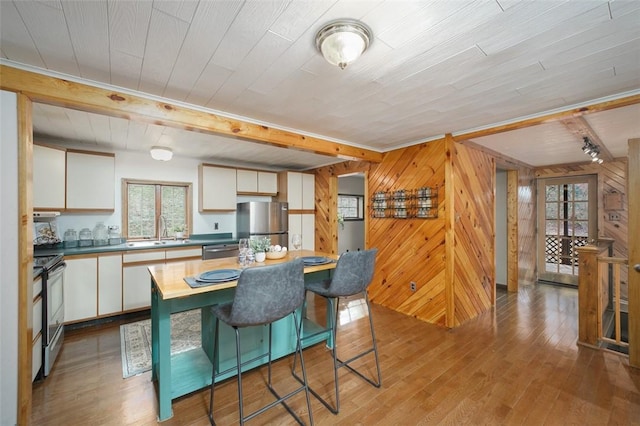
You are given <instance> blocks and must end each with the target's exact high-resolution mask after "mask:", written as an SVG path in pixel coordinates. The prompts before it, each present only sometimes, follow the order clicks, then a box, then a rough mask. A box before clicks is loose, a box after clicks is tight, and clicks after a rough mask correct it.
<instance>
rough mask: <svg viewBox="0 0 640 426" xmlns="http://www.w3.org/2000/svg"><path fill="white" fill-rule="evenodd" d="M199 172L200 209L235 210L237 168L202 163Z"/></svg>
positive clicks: (201, 210)
mask: <svg viewBox="0 0 640 426" xmlns="http://www.w3.org/2000/svg"><path fill="white" fill-rule="evenodd" d="M198 172H199V173H198V180H199V190H198V210H199V211H200V212H204V211H216V210H222V211H235V209H236V203H237V201H236V187H237V184H236V169H233V168H229V167H217V166H212V165H209V164H201V165H200V167H199V170H198Z"/></svg>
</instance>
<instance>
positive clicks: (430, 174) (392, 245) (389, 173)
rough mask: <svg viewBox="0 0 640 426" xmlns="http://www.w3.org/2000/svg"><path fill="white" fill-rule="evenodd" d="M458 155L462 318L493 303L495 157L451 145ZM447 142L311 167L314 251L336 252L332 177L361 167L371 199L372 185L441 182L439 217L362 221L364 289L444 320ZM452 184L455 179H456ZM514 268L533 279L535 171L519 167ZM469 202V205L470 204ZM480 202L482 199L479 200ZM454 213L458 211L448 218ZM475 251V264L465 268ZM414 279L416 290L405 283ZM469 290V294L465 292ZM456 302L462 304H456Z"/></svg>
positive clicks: (388, 187) (395, 305)
mask: <svg viewBox="0 0 640 426" xmlns="http://www.w3.org/2000/svg"><path fill="white" fill-rule="evenodd" d="M454 146H455V151H456V152H457V153H458V154H457V155H458V158H457V159H456V160H455V163H452V164H451V165H452V170H455V175H456V182H457V187H458V188H460V189H462V190H463V194H461V195H456V199H457V202H456V203H455V204H453V205H454V206H456V207H454V208H455V209H456V212H457V213H460V214H461V215H465V218H464V220H463V225H461V227H460V230H459V237H460V238H459V239H460V243H459V244H462V246H461V247H458V246H456V247H454V250H453V252H454V253H455V252H456V251H457V250H460V253H458V254H455V255H454V257H456V259H455V260H454V262H457V265H458V268H457V269H458V271H457V273H456V281H455V282H454V281H451V286H450V289H454V288H455V287H454V286H457V289H456V291H455V292H453V293H451V294H454V296H453V297H454V299H453V301H452V302H453V307H454V309H452V311H453V312H456V314H455V318H453V319H451V318H450V319H451V321H449V324H454V325H457V324H460V323H462V322H464V321H466V320H467V319H470V318H473V317H475V316H477V315H478V314H479V313H481V312H483V311H484V310H487V309H488V308H489V307H490V306H491V304H492V303H493V296H492V292H493V291H494V290H493V288H492V287H493V283H494V281H495V279H494V276H495V271H494V266H493V265H494V260H493V251H494V244H495V241H494V232H493V223H494V211H495V207H494V198H493V197H494V195H493V194H494V186H495V164H494V161H493V158H494V157H493V156H492V155H491V154H489V153H486V152H482V151H480V150H477V149H473V148H471V147H466V146H462V145H461V144H458V143H455V145H454ZM446 161H447V155H446V144H445V140H444V139H442V140H438V141H431V142H428V143H424V144H420V145H415V146H411V147H408V148H403V149H399V150H396V151H391V152H388V153H386V154H385V157H384V159H383V161H382V162H381V163H378V164H376V163H370V162H366V161H347V162H343V163H339V164H334V165H331V166H326V167H322V168H318V169H315V170H313V172H314V174H315V176H316V185H315V195H316V204H315V208H316V241H315V244H316V249H317V250H319V251H324V252H329V253H336V252H337V223H335V222H336V220H335V216H336V214H335V203H336V200H335V199H334V198H335V195H334V193H335V191H333V189H332V188H334V187H337V186H336V185H337V176H340V175H345V174H350V173H356V172H365V173H366V174H367V176H368V179H367V185H366V193H367V205H369V202H368V199H369V198H370V197H371V196H372V195H373V194H374V193H375V192H377V191H393V190H397V189H416V188H419V187H421V186H438V218H436V219H392V218H385V219H380V218H371V217H370V214H369V213H370V212H369V211H367V218H366V222H365V230H366V232H365V236H366V240H367V241H366V247H367V248H369V247H377V248H378V249H379V254H378V259H377V264H376V274H375V276H374V282H373V283H372V285H371V287H370V291H369V295H370V297H371V300H372V301H373V302H374V303H377V304H380V305H383V306H386V307H389V308H391V309H394V310H396V311H398V312H402V313H404V314H406V315H411V316H413V317H416V318H419V319H421V320H423V321H426V322H430V323H434V324H439V325H442V326H447V323H448V321H447V316H446V293H445V290H446V288H447V287H446V286H447V281H446V278H445V275H446V274H445V265H446V261H447V259H446V252H445V221H446V215H445V211H444V206H445V197H446V196H447V194H446V193H445V190H444V183H445V164H446ZM454 184H455V182H454ZM517 191H518V209H517V210H518V239H519V241H518V244H517V246H518V266H519V279H520V284H531V283H534V282H535V265H536V257H535V254H536V252H535V247H536V245H535V244H536V239H535V226H536V221H535V211H536V209H535V177H534V173H533V169H529V168H526V167H523V166H519V167H518V189H517ZM467 204H469V205H473V206H474V208H473V209H472V210H471V211H470V208H469V206H468V205H467ZM478 204H482V205H478ZM452 217H455V215H454V216H452ZM469 257H474V258H475V260H474V261H473V263H474V266H473V268H472V270H465V268H466V267H467V265H466V263H467V262H468V258H469ZM412 281H413V282H415V283H416V291H415V292H412V291H411V289H410V282H412ZM467 293H468V294H467ZM458 307H459V309H458Z"/></svg>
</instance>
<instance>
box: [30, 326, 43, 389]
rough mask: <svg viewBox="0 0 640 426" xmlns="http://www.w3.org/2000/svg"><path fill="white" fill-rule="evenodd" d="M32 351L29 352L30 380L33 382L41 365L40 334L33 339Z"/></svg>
mask: <svg viewBox="0 0 640 426" xmlns="http://www.w3.org/2000/svg"><path fill="white" fill-rule="evenodd" d="M32 350H33V353H32V354H31V381H32V382H33V381H34V380H35V379H36V376H37V375H38V371H40V367H42V334H40V335H38V338H37V339H36V340H34V341H33V348H32Z"/></svg>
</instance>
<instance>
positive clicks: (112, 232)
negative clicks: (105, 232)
mask: <svg viewBox="0 0 640 426" xmlns="http://www.w3.org/2000/svg"><path fill="white" fill-rule="evenodd" d="M121 242H122V241H121V239H120V227H119V226H117V225H111V226H109V245H111V246H113V245H118V244H120V243H121Z"/></svg>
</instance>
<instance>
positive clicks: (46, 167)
mask: <svg viewBox="0 0 640 426" xmlns="http://www.w3.org/2000/svg"><path fill="white" fill-rule="evenodd" d="M65 162H66V153H65V151H64V149H57V148H51V147H48V146H42V145H33V208H34V209H35V210H64V208H65V204H64V203H65Z"/></svg>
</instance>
